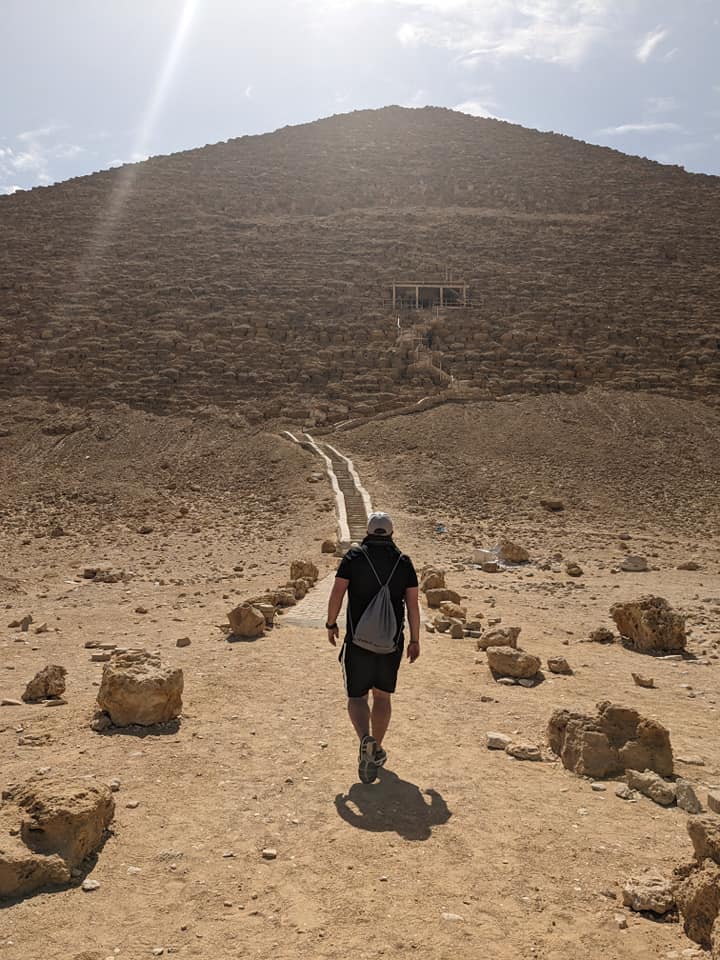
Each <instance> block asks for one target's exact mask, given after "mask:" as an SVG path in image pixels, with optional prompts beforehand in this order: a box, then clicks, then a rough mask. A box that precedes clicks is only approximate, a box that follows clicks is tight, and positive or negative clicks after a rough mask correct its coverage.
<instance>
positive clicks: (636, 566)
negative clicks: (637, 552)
mask: <svg viewBox="0 0 720 960" xmlns="http://www.w3.org/2000/svg"><path fill="white" fill-rule="evenodd" d="M620 569H621V570H622V571H624V572H625V573H645V572H646V571H647V569H648V565H647V560H646V559H645V557H637V556H632V555H631V554H628V556H627V557H624V558H623V560H622V561H621V563H620Z"/></svg>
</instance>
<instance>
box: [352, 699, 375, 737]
mask: <svg viewBox="0 0 720 960" xmlns="http://www.w3.org/2000/svg"><path fill="white" fill-rule="evenodd" d="M348 714H349V716H350V720H351V721H352V725H353V726H354V727H355V733H357V735H358V737H359V738H360V740H362V738H363V737H367V736H368V734H369V733H370V707H369V706H368V695H367V694H365V696H364V697H348Z"/></svg>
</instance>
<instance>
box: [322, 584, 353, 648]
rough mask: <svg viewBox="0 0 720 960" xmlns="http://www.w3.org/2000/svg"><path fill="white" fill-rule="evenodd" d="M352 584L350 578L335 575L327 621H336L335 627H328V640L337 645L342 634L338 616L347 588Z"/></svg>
mask: <svg viewBox="0 0 720 960" xmlns="http://www.w3.org/2000/svg"><path fill="white" fill-rule="evenodd" d="M349 584H350V581H349V580H344V579H343V578H342V577H335V583H334V584H333V588H332V590H331V591H330V598H329V600H328V612H327V622H328V623H334V624H335V626H334V627H328V628H327V632H328V640H329V641H330V643H331V644H332V645H333V646H335V643H336V641H337V638H338V636H339V635H340V630H339V629H338V625H337V618H338V617H339V616H340V611H341V610H342V603H343V597H344V596H345V593H346V591H347V588H348V586H349Z"/></svg>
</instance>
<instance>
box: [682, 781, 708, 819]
mask: <svg viewBox="0 0 720 960" xmlns="http://www.w3.org/2000/svg"><path fill="white" fill-rule="evenodd" d="M675 793H676V800H677V805H678V807H680V809H681V810H684V811H685V813H702V812H703V806H702V804H701V803H700V800H699V799H698V795H697V793H696V792H695V788H694V787H693V785H692V784H691V783H690V781H689V780H683V779H682V778H679V779H678V780H676V782H675Z"/></svg>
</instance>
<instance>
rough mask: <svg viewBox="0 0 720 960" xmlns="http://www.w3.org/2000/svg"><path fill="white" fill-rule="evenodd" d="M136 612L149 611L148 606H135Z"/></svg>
mask: <svg viewBox="0 0 720 960" xmlns="http://www.w3.org/2000/svg"><path fill="white" fill-rule="evenodd" d="M135 613H147V607H135Z"/></svg>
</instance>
